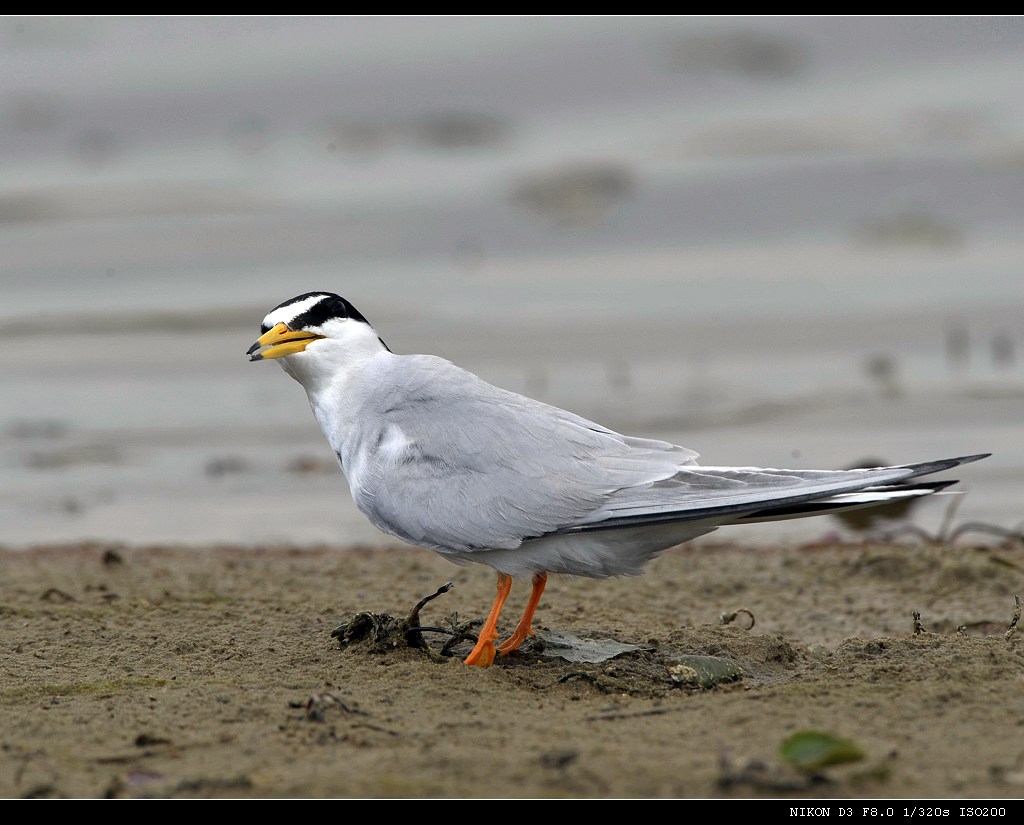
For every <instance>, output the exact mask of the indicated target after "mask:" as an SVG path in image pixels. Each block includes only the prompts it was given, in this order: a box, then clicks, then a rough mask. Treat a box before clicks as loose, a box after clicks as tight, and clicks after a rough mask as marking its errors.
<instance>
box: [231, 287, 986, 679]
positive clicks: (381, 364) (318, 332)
mask: <svg viewBox="0 0 1024 825" xmlns="http://www.w3.org/2000/svg"><path fill="white" fill-rule="evenodd" d="M261 331H262V334H261V335H260V337H259V339H258V340H257V341H256V343H255V344H253V345H252V346H251V347H250V348H249V350H248V355H249V356H250V360H252V361H261V360H269V359H277V360H278V362H279V363H280V364H281V366H282V367H283V368H284V370H285V372H287V373H288V374H289V375H290V376H291V377H292V378H294V379H295V380H296V381H298V382H299V383H300V384H302V386H303V388H304V389H305V390H306V394H307V396H308V398H309V403H310V406H311V407H312V409H313V415H314V416H315V417H316V420H317V422H318V423H319V425H320V429H321V430H322V431H323V434H324V436H325V437H326V439H327V442H328V444H330V447H331V449H332V450H333V451H334V453H335V455H336V456H337V458H338V462H339V464H340V465H341V469H342V472H343V473H344V474H345V477H346V478H347V480H348V484H349V487H350V489H351V492H352V498H353V500H354V501H355V504H356V506H357V507H358V508H359V509H360V510H361V511H362V512H363V513H364V514H365V515H366V517H367V518H369V520H370V521H371V522H373V524H375V525H376V526H377V527H378V528H380V529H381V530H383V531H384V532H386V533H389V534H390V535H393V536H397V537H398V538H400V539H403V540H404V541H407V542H409V543H411V544H414V545H418V546H421V547H427V548H430V549H433V550H435V551H437V552H438V553H440V554H441V555H442V556H444V557H445V558H447V559H450V560H451V561H453V562H455V563H457V564H465V563H467V562H479V563H481V564H485V565H489V566H490V567H492V568H494V569H495V570H496V571H497V574H498V582H497V595H496V596H495V599H494V603H493V604H492V606H491V610H490V613H489V614H488V616H487V619H486V621H485V622H484V625H483V627H482V629H481V631H480V633H479V636H478V641H477V644H476V646H475V647H474V648H473V651H472V652H471V653H470V654H469V656H467V657H466V659H465V662H466V664H468V665H477V666H482V667H487V666H489V665H491V664H492V663H493V661H494V658H495V655H496V654H499V653H500V654H506V653H509V652H511V651H513V650H516V649H518V648H519V647H520V646H521V645H522V643H523V642H524V641H525V640H526V639H527V638H528V637H530V636H531V635H533V628H532V624H533V616H534V612H535V611H536V609H537V605H538V603H539V602H540V598H541V594H542V593H543V591H544V586H545V584H546V583H547V577H548V574H549V573H563V574H570V575H574V576H589V577H593V578H604V577H607V576H620V575H637V574H639V573H641V572H642V569H643V567H644V565H645V564H646V563H647V562H649V561H650V560H651V559H652V558H654V557H655V556H657V555H658V554H659V553H660V552H661V551H663V550H665V549H667V548H669V547H674V546H675V545H678V544H682V543H683V542H686V541H689V540H690V539H693V538H696V537H697V536H702V535H705V534H707V533H710V532H711V531H713V530H716V529H717V528H719V527H721V526H723V525H727V524H749V523H752V522H761V521H772V520H776V519H788V518H801V517H804V516H814V515H820V514H823V513H830V512H837V511H842V510H846V509H851V508H856V507H865V506H871V505H873V504H882V503H886V502H892V501H894V500H898V499H906V498H912V497H918V496H925V495H929V494H931V493H934V492H936V491H938V490H941V489H943V488H945V487H947V486H949V485H950V484H954V483H955V482H954V481H946V480H937V481H919V480H918V479H919V478H920V477H922V476H925V475H929V474H932V473H937V472H941V471H943V470H948V469H950V468H952V467H956V466H957V465H960V464H965V463H967V462H970V461H977V460H978V459H981V458H985V457H986V456H987V455H989V454H988V453H985V454H980V455H969V456H961V457H959V458H949V459H941V460H938V461H928V462H923V463H918V464H904V465H899V466H890V467H876V468H872V469H856V470H784V469H771V468H762V467H714V466H703V465H700V464H698V463H697V458H698V454H697V453H695V452H694V451H693V450H689V449H687V448H685V447H680V446H678V445H675V444H670V443H668V442H665V441H657V440H653V439H647V438H635V437H632V436H626V435H621V434H620V433H617V432H614V431H612V430H609V429H608V428H607V427H602V426H601V425H600V424H596V423H594V422H593V421H588V420H587V419H585V418H581V417H580V416H578V415H574V414H573V413H570V412H567V411H565V410H562V409H559V408H557V407H553V406H551V405H548V404H544V403H542V402H540V401H535V400H534V399H532V398H527V397H526V396H523V395H519V394H517V393H514V392H509V391H507V390H503V389H500V388H498V387H495V386H493V385H491V384H489V383H487V382H486V381H484V380H483V379H481V378H478V377H477V376H476V375H474V374H472V373H470V372H467V371H466V370H464V369H461V368H459V367H457V366H455V365H454V364H452V363H451V362H449V361H446V360H445V359H443V358H439V357H437V356H433V355H399V354H396V353H394V352H392V351H391V350H390V349H389V348H388V346H387V345H386V344H385V343H384V341H383V340H382V339H381V337H380V336H379V335H378V334H377V332H376V331H375V330H374V329H373V327H372V326H370V323H369V322H368V321H367V320H366V318H364V317H363V315H362V314H361V313H360V312H359V311H358V310H357V309H356V308H355V307H354V306H352V304H351V303H349V302H348V301H346V300H345V299H344V298H342V297H341V296H339V295H335V294H334V293H331V292H307V293H305V294H303V295H299V296H297V297H295V298H292V299H290V300H288V301H285V302H284V303H282V304H280V305H278V306H277V307H275V308H274V309H273V310H271V311H270V313H269V314H267V316H266V317H265V318H264V319H263V323H262V326H261ZM520 576H530V577H531V579H532V586H533V589H532V592H531V594H530V598H529V601H528V603H527V606H526V610H525V611H524V613H523V616H522V618H521V619H520V620H519V623H518V625H517V626H516V628H515V630H513V632H512V634H511V635H510V636H509V637H508V638H507V639H506V640H505V641H504V642H502V643H501V644H500V645H495V641H496V640H497V639H498V618H499V616H500V614H501V609H502V607H503V605H504V603H505V600H506V598H507V597H508V594H509V592H510V590H511V588H512V580H513V577H520Z"/></svg>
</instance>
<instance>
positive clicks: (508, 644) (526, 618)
mask: <svg viewBox="0 0 1024 825" xmlns="http://www.w3.org/2000/svg"><path fill="white" fill-rule="evenodd" d="M547 583H548V574H547V573H537V574H536V575H535V576H534V577H533V591H532V592H531V593H530V601H529V602H527V604H526V610H524V611H523V618H521V619H520V620H519V624H517V625H516V629H515V630H514V631H513V633H512V635H511V636H509V637H508V638H507V639H506V640H505V641H504V642H502V643H501V644H500V645H498V652H499V653H500V654H501V655H503V656H504V655H505V654H506V653H511V652H512V651H513V650H519V646H520V645H521V644H522V643H523V642H525V641H526V640H527V639H528V638H529V637H530V636H532V635H533V614H534V613H535V612H536V611H537V605H538V604H540V596H541V593H543V592H544V585H546V584H547Z"/></svg>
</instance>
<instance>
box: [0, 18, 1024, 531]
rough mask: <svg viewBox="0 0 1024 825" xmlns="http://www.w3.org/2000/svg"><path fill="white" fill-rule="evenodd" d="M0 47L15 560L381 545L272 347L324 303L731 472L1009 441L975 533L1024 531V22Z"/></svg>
mask: <svg viewBox="0 0 1024 825" xmlns="http://www.w3.org/2000/svg"><path fill="white" fill-rule="evenodd" d="M0 44H2V49H0V164H2V167H0V168H2V170H3V171H2V175H0V298H2V300H0V325H2V330H3V333H2V341H3V350H2V352H3V357H2V358H0V387H2V389H3V391H2V393H0V474H2V475H0V545H3V546H6V547H14V548H16V547H22V546H27V545H30V544H36V543H46V542H58V541H61V542H63V541H72V540H82V539H95V540H100V541H126V542H140V543H149V542H165V541H173V542H185V543H197V544H198V543H206V542H224V543H231V544H249V543H257V542H259V543H282V544H311V543H331V544H348V543H374V544H376V543H384V542H386V541H388V539H386V538H385V537H383V536H382V535H381V534H380V533H379V532H377V531H376V530H375V529H374V528H373V527H372V526H370V525H369V524H368V522H366V520H365V519H364V518H363V517H362V516H361V515H360V514H359V513H358V512H357V511H356V510H355V508H354V506H353V505H352V504H351V501H350V498H349V494H348V490H347V486H346V485H345V482H344V479H343V478H342V476H341V475H340V473H339V472H338V470H337V468H336V466H335V464H334V461H333V456H332V455H331V453H330V450H329V449H328V448H327V446H326V444H325V443H324V442H323V440H322V437H321V435H320V433H319V431H318V429H317V427H316V424H315V422H314V420H313V417H312V415H311V414H310V412H309V409H308V406H307V402H306V399H305V395H304V393H303V392H302V390H301V388H300V387H299V386H298V385H297V384H295V383H294V382H292V381H291V379H289V378H288V377H287V376H285V375H284V374H283V373H282V372H281V371H280V370H279V369H278V368H277V366H276V365H274V364H269V363H259V364H250V363H249V362H248V361H247V359H246V357H245V350H246V349H247V347H248V346H249V344H250V343H252V341H253V340H254V339H255V338H256V336H257V335H258V333H259V322H260V320H261V319H262V317H263V315H264V314H265V313H266V312H267V311H268V310H269V309H270V308H272V307H273V306H275V305H276V304H278V303H280V302H281V301H283V300H285V299H287V298H290V297H292V296H293V295H296V294H299V293H302V292H306V291H310V290H330V291H334V292H338V293H340V294H342V295H344V296H345V297H346V298H348V299H349V300H350V301H352V302H353V303H354V304H355V306H357V307H358V308H359V309H360V310H361V311H362V312H363V313H364V314H365V315H366V316H367V317H368V318H369V319H370V320H371V321H372V322H373V324H374V325H375V326H376V328H377V330H378V331H379V332H380V334H381V335H382V337H383V338H384V340H385V341H387V342H388V344H389V345H390V346H391V348H392V349H393V350H395V351H396V352H431V353H436V354H439V355H443V356H445V357H448V358H450V359H451V360H453V361H455V362H456V363H459V364H461V365H462V366H465V367H467V368H469V369H471V370H473V371H474V372H477V373H478V374H480V375H482V376H483V377H484V378H486V379H488V380H490V381H492V382H494V383H497V384H499V385H501V386H504V387H506V388H509V389H512V390H517V391H520V392H524V393H526V394H529V395H532V396H534V397H537V398H541V399H543V400H545V401H548V402H550V403H553V404H557V405H559V406H564V407H567V408H569V409H571V410H573V411H575V412H577V413H580V414H582V415H585V416H587V417H590V418H593V419H595V420H597V421H599V422H601V423H603V424H605V425H607V426H611V427H613V428H616V429H619V430H621V431H624V432H627V433H630V434H635V435H646V436H652V437H659V438H665V439H668V440H671V441H675V442H677V443H681V444H684V445H686V446H689V447H691V448H693V449H696V450H698V451H699V452H700V453H701V454H702V461H703V462H704V463H707V464H755V465H761V466H789V467H800V468H807V467H840V466H848V465H851V464H855V463H858V462H862V461H864V460H866V459H876V460H878V461H886V462H893V463H898V462H905V461H920V460H927V459H932V458H937V457H944V456H951V455H961V454H967V453H975V452H983V451H991V452H993V453H994V456H993V457H992V458H990V459H988V460H987V461H984V462H982V463H979V464H973V465H970V466H967V467H964V468H962V469H961V470H960V471H959V472H958V477H960V478H962V479H963V483H962V484H961V486H960V489H962V490H964V491H966V495H965V496H961V497H958V498H957V499H956V501H957V502H958V507H959V509H958V510H956V513H955V518H956V520H957V521H958V522H965V521H968V522H969V521H980V522H985V523H988V524H993V525H998V526H1002V527H1004V528H1016V527H1019V526H1020V524H1021V522H1022V521H1024V512H1022V508H1021V503H1022V501H1021V493H1022V482H1024V426H1022V425H1024V313H1022V310H1024V277H1022V276H1024V271H1022V269H1024V232H1022V227H1024V82H1022V81H1024V18H1020V17H997V18H972V17H928V18H914V17H895V18H881V17H876V18H871V17H867V18H861V17H857V18H847V17H808V18H803V17H783V18H722V19H719V18H703V17H700V18H691V17H646V18H631V17H596V18H571V17H552V18H531V17H513V18H491V17H487V18H483V17H479V18H463V17H437V18H435V17H419V18H403V17H393V18H347V17H329V18H322V17H297V18H282V17H241V18H209V17H204V18H189V17H172V18H162V17H138V18H118V17H75V18H57V17H45V18H33V17H16V16H7V17H3V18H0ZM951 500H953V499H952V498H948V497H947V498H945V499H939V498H938V497H936V498H935V499H934V500H929V501H928V502H925V503H923V504H922V505H921V506H920V507H919V508H918V510H916V511H915V512H914V513H913V514H912V516H911V518H912V520H913V522H914V523H915V524H917V525H919V526H921V527H922V528H923V529H927V530H929V531H935V530H937V529H939V527H940V526H941V525H942V523H943V520H944V519H945V518H946V516H947V506H948V504H949V502H950V501H951ZM730 530H731V532H730V533H729V534H728V537H731V538H733V539H737V540H740V541H744V540H749V541H759V540H764V539H766V538H779V539H787V540H788V539H791V538H799V539H814V538H820V537H824V536H826V535H827V534H829V533H832V532H836V531H838V532H840V533H844V534H848V533H847V532H846V531H847V528H846V527H844V526H843V525H842V524H840V523H839V522H836V521H834V520H831V519H828V518H820V519H812V520H806V521H800V522H786V523H781V524H775V525H770V526H768V527H746V528H730ZM719 537H721V538H726V537H727V536H726V534H724V533H721V534H719Z"/></svg>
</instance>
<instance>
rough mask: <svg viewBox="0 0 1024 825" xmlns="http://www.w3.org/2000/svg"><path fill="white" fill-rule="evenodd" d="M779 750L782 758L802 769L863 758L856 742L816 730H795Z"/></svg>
mask: <svg viewBox="0 0 1024 825" xmlns="http://www.w3.org/2000/svg"><path fill="white" fill-rule="evenodd" d="M781 752H782V758H783V759H785V760H786V761H787V762H789V763H790V764H791V765H795V766H796V767H798V768H802V769H803V770H814V769H815V768H823V767H825V766H826V765H841V764H842V763H844V762H857V761H858V760H861V759H863V758H864V751H863V750H862V749H861V748H860V746H859V745H857V744H856V743H854V742H851V741H850V740H849V739H840V738H839V737H837V736H833V735H832V734H830V733H822V732H821V731H816V730H801V731H797V732H796V733H794V734H793V735H792V736H790V737H789V738H788V739H786V740H785V741H784V742H783V743H782V748H781Z"/></svg>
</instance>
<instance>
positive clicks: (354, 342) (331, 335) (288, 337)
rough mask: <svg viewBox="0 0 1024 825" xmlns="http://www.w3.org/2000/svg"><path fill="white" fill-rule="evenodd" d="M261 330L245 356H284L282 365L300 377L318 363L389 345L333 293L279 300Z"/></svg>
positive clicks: (355, 310)
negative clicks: (260, 333)
mask: <svg viewBox="0 0 1024 825" xmlns="http://www.w3.org/2000/svg"><path fill="white" fill-rule="evenodd" d="M260 329H261V330H262V332H263V334H262V335H260V337H259V338H258V339H256V343H254V344H253V345H252V346H251V347H249V349H248V352H247V354H248V356H249V360H250V361H265V360H268V359H274V358H280V359H283V360H281V361H280V364H281V366H282V367H284V368H285V371H286V372H288V373H289V374H291V375H292V376H294V377H296V378H298V379H299V380H301V378H300V374H301V373H303V372H304V371H306V370H308V369H314V368H315V364H316V362H320V361H325V360H333V361H336V362H341V363H343V362H344V360H345V359H346V357H349V358H350V357H352V356H353V355H355V354H357V353H359V352H365V351H367V350H369V351H371V352H380V350H381V349H387V345H386V344H384V342H383V341H382V340H381V339H380V338H379V337H378V335H377V333H376V332H375V331H374V330H373V327H371V326H370V323H369V321H367V320H366V318H364V317H363V315H362V313H360V312H359V310H357V309H356V308H355V307H354V306H352V304H350V303H349V302H348V301H346V300H345V299H344V298H342V297H341V296H340V295H335V294H334V293H333V292H307V293H305V294H303V295H299V296H297V297H295V298H291V299H289V300H287V301H285V302H284V303H282V304H278V305H277V306H276V307H274V308H273V309H272V310H271V311H270V312H269V313H267V316H266V317H265V318H264V319H263V323H262V324H261V325H260ZM304 368H305V369H304Z"/></svg>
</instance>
